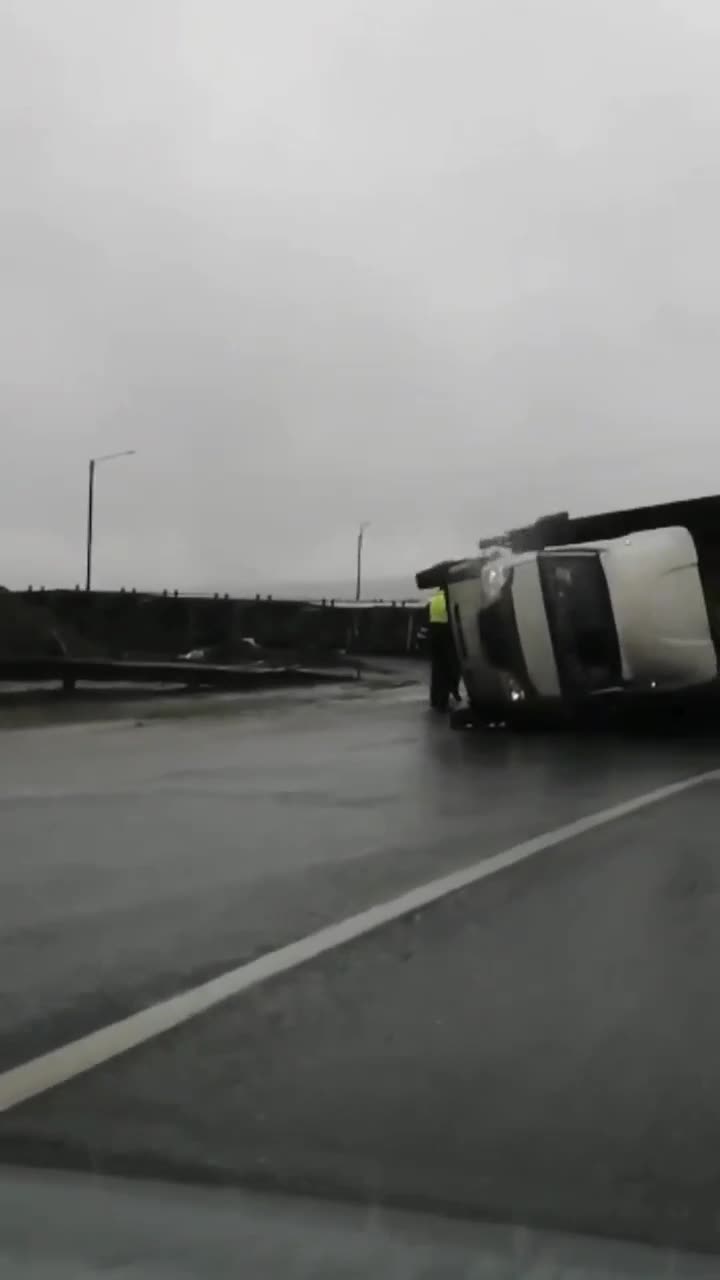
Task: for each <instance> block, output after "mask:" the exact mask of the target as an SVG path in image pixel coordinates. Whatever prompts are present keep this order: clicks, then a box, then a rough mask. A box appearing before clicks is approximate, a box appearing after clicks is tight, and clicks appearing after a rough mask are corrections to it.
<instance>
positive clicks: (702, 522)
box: [416, 497, 720, 725]
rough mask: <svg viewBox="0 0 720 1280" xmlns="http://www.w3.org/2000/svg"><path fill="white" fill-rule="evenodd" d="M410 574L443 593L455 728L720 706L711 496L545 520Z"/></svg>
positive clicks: (718, 540) (718, 566)
mask: <svg viewBox="0 0 720 1280" xmlns="http://www.w3.org/2000/svg"><path fill="white" fill-rule="evenodd" d="M416 581H417V585H418V587H419V588H420V589H428V588H437V587H443V588H445V590H446V592H447V599H448V611H449V618H450V622H451V625H452V630H453V638H454V641H455V646H456V649H457V654H458V658H459V661H460V666H461V669H462V674H463V681H464V684H465V688H466V690H467V697H468V703H467V706H466V707H464V708H462V709H460V710H459V711H456V712H455V713H454V715H453V722H454V723H455V724H456V725H457V724H465V723H478V724H487V723H497V722H503V723H513V722H514V723H530V722H532V723H538V722H541V723H544V722H547V721H557V722H560V723H577V722H578V721H581V722H605V721H607V720H608V719H609V720H615V719H617V718H618V716H620V717H624V716H627V715H631V716H635V715H639V716H640V717H641V718H642V717H643V716H645V715H647V714H653V713H659V714H663V715H664V714H667V713H671V714H674V713H678V714H682V713H685V712H691V713H692V714H706V713H707V714H710V713H712V714H715V715H716V716H720V680H719V679H718V656H719V655H720V497H711V498H698V499H694V500H690V501H685V502H673V503H666V504H663V505H661V506H653V507H636V508H632V509H629V510H625V511H610V512H604V513H601V514H599V515H592V516H582V517H571V516H570V515H568V514H567V513H561V514H558V515H552V516H545V517H542V518H541V519H539V520H536V521H535V523H534V524H532V525H528V526H526V527H525V528H521V529H513V530H510V531H509V532H507V533H505V534H502V535H501V536H498V537H494V538H488V539H484V540H483V541H481V543H480V544H479V551H478V553H477V555H475V556H473V557H471V558H470V559H467V560H451V561H443V562H441V563H439V564H436V565H433V566H432V567H431V568H429V569H425V570H423V571H422V572H420V573H418V574H417V578H416ZM718 724H720V719H718Z"/></svg>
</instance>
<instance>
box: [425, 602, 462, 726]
mask: <svg viewBox="0 0 720 1280" xmlns="http://www.w3.org/2000/svg"><path fill="white" fill-rule="evenodd" d="M454 659H455V654H454V647H453V642H452V633H451V631H450V626H449V624H448V623H447V622H431V623H430V706H431V707H432V708H433V709H434V710H435V711H447V706H448V701H449V698H450V694H451V693H454V692H455V689H456V685H457V676H456V673H455V660H454Z"/></svg>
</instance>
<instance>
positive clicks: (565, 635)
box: [538, 551, 622, 695]
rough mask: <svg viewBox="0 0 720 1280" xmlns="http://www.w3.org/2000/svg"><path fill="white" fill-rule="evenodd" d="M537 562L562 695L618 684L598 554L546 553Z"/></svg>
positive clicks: (618, 667) (619, 673) (607, 599)
mask: <svg viewBox="0 0 720 1280" xmlns="http://www.w3.org/2000/svg"><path fill="white" fill-rule="evenodd" d="M538 565H539V569H540V581H541V583H542V590H543V596H544V600H545V611H546V614H547V619H548V626H549V628H550V635H551V638H552V643H553V648H554V651H555V660H556V662H557V667H558V674H559V677H560V684H561V687H562V690H563V693H566V694H570V695H573V694H575V695H579V694H584V693H592V692H596V691H599V690H601V689H607V688H614V687H617V686H618V685H619V684H621V682H622V666H621V660H620V646H619V643H618V637H617V631H616V628H615V619H614V616H613V611H612V604H611V601H610V593H609V591H608V586H607V581H606V578H605V573H604V571H603V567H602V564H601V561H600V555H599V553H598V552H597V551H582V552H572V553H558V552H554V551H553V552H545V553H542V554H541V555H539V556H538Z"/></svg>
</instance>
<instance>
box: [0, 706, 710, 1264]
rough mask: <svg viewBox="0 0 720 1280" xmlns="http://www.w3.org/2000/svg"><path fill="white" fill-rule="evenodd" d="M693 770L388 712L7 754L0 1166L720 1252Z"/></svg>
mask: <svg viewBox="0 0 720 1280" xmlns="http://www.w3.org/2000/svg"><path fill="white" fill-rule="evenodd" d="M716 769H720V741H718V742H715V741H713V740H712V739H711V738H710V737H708V736H707V735H706V736H704V737H703V738H702V739H698V740H693V739H692V738H691V737H689V736H685V737H682V738H680V737H677V738H670V739H658V738H655V739H644V738H642V737H640V736H635V737H634V738H626V739H622V738H620V737H617V736H613V735H610V734H606V735H603V736H600V737H596V738H582V737H576V736H571V735H563V734H557V735H554V736H553V735H546V736H544V735H539V734H538V735H532V736H529V737H525V738H521V737H516V736H512V735H505V734H503V733H502V732H495V733H492V732H490V733H486V734H453V733H451V732H450V731H449V730H448V729H447V728H446V726H445V724H444V723H443V722H442V721H437V720H436V719H434V718H433V717H432V716H431V715H430V714H429V713H428V712H427V711H426V708H425V705H424V695H423V693H422V692H421V691H418V690H417V689H403V690H394V691H389V690H387V689H385V690H376V691H375V692H373V693H369V694H367V695H365V696H357V695H352V696H350V695H344V694H341V693H340V692H338V693H337V695H335V694H332V695H331V694H326V695H324V696H323V697H322V698H315V697H313V698H308V697H305V698H297V699H289V700H287V701H284V700H281V701H277V702H271V703H267V704H265V705H263V707H262V708H260V707H255V708H253V706H252V705H251V706H250V707H249V709H248V711H247V712H246V713H245V714H244V715H239V716H233V717H219V718H194V719H189V720H176V721H172V722H163V721H161V720H159V721H156V722H147V723H145V724H138V723H134V722H131V723H113V724H110V723H104V724H103V723H99V724H91V725H87V724H85V725H76V726H65V727H53V728H51V729H47V730H40V729H33V730H28V731H17V732H13V733H5V734H3V735H2V736H0V830H1V831H2V857H1V858H0V1072H2V1073H3V1074H2V1075H0V1099H2V1097H3V1096H5V1097H6V1107H7V1109H6V1110H5V1111H4V1112H3V1114H2V1115H0V1160H1V1161H2V1162H4V1163H6V1164H13V1163H17V1164H24V1165H41V1166H54V1167H59V1168H68V1169H70V1168H71V1169H74V1170H88V1169H89V1170H93V1171H102V1172H109V1173H113V1172H121V1173H124V1174H129V1175H131V1176H153V1177H154V1176H160V1177H170V1178H173V1177H175V1178H179V1179H188V1180H191V1181H202V1182H210V1183H214V1182H230V1183H238V1184H242V1185H246V1186H254V1187H271V1188H278V1189H282V1190H288V1191H292V1192H304V1193H310V1194H315V1195H321V1196H328V1197H333V1198H337V1199H348V1200H363V1201H370V1202H372V1203H381V1204H388V1205H400V1206H405V1207H412V1208H419V1209H432V1210H438V1211H441V1212H443V1213H451V1214H466V1215H468V1216H472V1217H479V1218H484V1219H491V1220H496V1221H502V1222H522V1223H529V1224H535V1225H540V1226H544V1227H549V1228H554V1229H558V1230H570V1231H583V1232H592V1233H597V1234H603V1235H611V1236H618V1237H623V1238H636V1239H642V1240H646V1241H650V1242H659V1243H663V1242H664V1243H668V1242H669V1243H671V1244H675V1245H678V1246H686V1247H687V1246H689V1247H696V1248H703V1249H710V1250H718V1251H720V1216H719V1210H718V1189H719V1188H720V1084H719V1083H718V1081H720V1014H718V1011H717V1010H718V1000H717V993H718V988H719V987H720V896H719V893H718V890H719V887H720V875H719V868H718V859H719V858H720V854H719V853H718V842H717V826H718V822H717V819H718V814H719V813H720V783H719V782H718V781H716V779H715V777H714V776H713V771H715V770H716ZM705 774H710V776H709V777H708V778H704V780H702V781H698V780H697V779H698V777H699V776H700V775H705ZM685 783H688V784H689V785H684V784H685ZM676 784H682V785H676ZM638 797H641V798H643V799H642V803H640V804H639V805H635V804H634V803H633V802H634V801H635V800H636V799H637V798H638ZM618 806H619V812H617V810H618ZM586 819H590V821H585V820H586ZM573 824H575V825H574V826H573ZM527 842H534V843H530V844H528V843H527ZM508 851H510V852H509V854H508ZM462 868H472V872H471V878H472V882H471V883H467V884H466V885H465V887H463V888H460V889H457V888H456V890H455V891H454V892H451V893H449V892H447V891H446V889H447V885H445V888H443V887H442V884H443V883H444V881H445V878H446V877H448V876H449V875H451V874H452V873H453V872H455V871H458V870H460V869H462ZM438 882H440V884H439V886H438ZM428 884H431V885H435V886H436V889H432V890H431V891H430V894H429V898H430V899H432V900H428V901H427V902H425V903H424V905H422V907H421V908H417V909H413V910H412V911H411V912H410V913H409V914H406V913H405V911H404V910H403V909H402V903H403V902H404V901H405V899H404V898H403V895H404V894H406V893H407V892H408V891H409V890H412V889H415V888H417V887H418V886H424V885H428ZM398 903H399V905H397V909H396V908H395V907H393V904H398ZM388 904H390V906H389V908H388ZM379 905H380V906H383V908H384V909H386V918H384V921H383V920H381V921H380V923H378V917H377V915H373V909H374V908H376V907H378V906H379ZM347 918H355V919H357V920H359V921H360V923H359V925H358V926H357V929H356V933H355V936H354V937H353V938H352V940H350V941H346V942H344V944H343V945H338V944H337V940H336V938H335V935H334V934H332V935H331V934H327V933H326V932H324V931H327V928H328V926H332V925H334V924H336V923H337V922H338V921H343V920H346V919H347ZM318 937H319V938H321V940H322V939H324V940H325V941H323V942H322V946H321V947H320V948H319V951H318V954H315V955H314V956H313V955H310V954H309V953H308V952H307V944H305V943H303V945H302V946H301V947H300V948H299V949H296V950H292V951H287V950H286V951H283V948H285V949H287V948H288V946H289V944H293V943H295V942H297V941H298V940H302V939H307V938H310V939H317V938H318ZM328 939H329V940H328ZM326 942H327V945H326ZM303 947H305V948H306V950H305V951H304V950H303ZM311 950H312V948H311ZM278 951H280V952H281V955H282V956H285V957H286V958H287V957H289V961H288V963H287V964H286V963H285V960H283V965H284V969H282V971H280V972H278V973H277V974H276V975H275V976H267V975H266V974H261V976H260V978H259V979H258V980H257V981H256V982H255V985H251V986H250V987H249V989H247V990H244V991H242V992H241V993H240V994H237V995H235V996H234V997H232V998H229V999H223V1000H222V1001H221V1002H219V1003H216V1004H215V1005H214V1006H213V1007H210V1008H207V1009H206V1010H205V1011H204V1012H202V1013H201V1014H200V1015H199V1016H197V1017H193V1018H191V1019H189V1020H188V1019H184V1020H182V1021H181V1022H180V1025H178V1026H176V1027H175V1028H174V1029H173V1030H171V1031H169V1032H167V1033H166V1034H164V1035H157V1034H155V1033H154V1031H152V1030H151V1031H149V1032H148V1033H147V1035H146V1036H145V1039H144V1042H143V1043H141V1044H139V1045H138V1046H137V1047H136V1048H134V1049H133V1050H132V1051H130V1052H127V1053H122V1054H120V1055H119V1056H114V1055H113V1053H112V1052H110V1053H107V1052H105V1051H103V1053H104V1056H105V1059H106V1060H105V1061H101V1062H100V1063H99V1065H97V1066H95V1067H94V1069H92V1070H89V1071H84V1072H83V1073H82V1074H74V1072H75V1068H73V1071H71V1073H70V1074H71V1076H72V1078H70V1079H68V1080H66V1082H65V1083H63V1084H60V1085H59V1086H57V1087H54V1088H46V1087H45V1085H44V1084H42V1083H41V1084H39V1085H38V1084H37V1079H40V1080H41V1081H42V1080H43V1079H46V1077H43V1076H42V1073H40V1076H39V1077H37V1073H36V1075H33V1074H32V1068H31V1067H30V1068H29V1067H28V1066H27V1064H28V1063H30V1064H31V1063H33V1062H35V1061H36V1060H37V1059H38V1058H40V1057H42V1055H45V1054H48V1053H49V1052H50V1051H52V1050H55V1049H58V1048H61V1047H62V1046H66V1045H68V1044H69V1043H71V1042H74V1041H76V1040H77V1039H78V1038H82V1037H85V1036H88V1035H89V1034H90V1033H92V1032H94V1031H97V1030H98V1029H100V1028H104V1027H106V1026H108V1024H111V1023H114V1022H117V1021H118V1020H122V1019H126V1018H129V1019H130V1020H131V1024H132V1025H135V1024H134V1023H132V1020H133V1015H135V1014H138V1013H140V1012H141V1011H142V1010H147V1009H150V1010H154V1009H157V1007H158V1006H159V1005H160V1006H162V1005H163V1002H165V1001H167V1000H168V999H169V998H171V997H173V996H174V995H176V994H178V993H183V992H187V991H189V990H193V991H194V990H195V989H196V988H198V987H202V984H206V983H208V982H209V981H211V980H212V979H214V978H216V977H219V978H221V979H222V976H223V975H227V974H229V973H230V974H234V975H236V978H235V979H233V981H236V980H237V975H238V974H240V978H241V982H242V981H244V978H243V975H247V973H248V972H250V970H248V968H247V966H249V965H252V964H253V962H254V961H256V960H258V958H262V957H266V956H267V955H268V953H273V952H278ZM262 963H263V961H262V959H260V964H261V965H262ZM281 968H282V966H281ZM252 972H253V973H255V972H256V971H255V970H252ZM204 989H205V988H203V990H204ZM101 1056H102V1055H101ZM10 1072H12V1073H13V1074H12V1077H9V1076H8V1073H10ZM28 1073H29V1074H28ZM36 1077H37V1078H36ZM9 1078H12V1079H13V1080H17V1079H18V1078H19V1079H22V1080H30V1079H32V1080H35V1081H36V1083H35V1084H34V1085H33V1086H32V1088H31V1089H30V1092H31V1093H32V1092H33V1091H34V1096H31V1097H29V1099H28V1100H26V1101H24V1102H20V1103H18V1104H17V1105H7V1096H8V1095H7V1094H6V1095H3V1081H7V1080H8V1079H9Z"/></svg>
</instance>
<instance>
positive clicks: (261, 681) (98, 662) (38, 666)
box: [0, 657, 357, 689]
mask: <svg viewBox="0 0 720 1280" xmlns="http://www.w3.org/2000/svg"><path fill="white" fill-rule="evenodd" d="M356 679H357V672H356V671H351V670H348V669H343V668H338V669H337V670H329V669H327V670H323V669H316V668H312V667H264V666H260V665H257V666H230V665H228V664H226V663H207V662H187V661H181V662H178V661H171V662H167V661H165V662H164V661H155V660H152V661H142V662H134V661H130V660H128V659H111V658H60V657H58V658H1V659H0V683H2V682H6V683H10V682H12V683H17V684H25V683H31V682H33V681H38V682H40V683H45V682H47V681H56V680H57V681H59V682H60V683H61V684H62V685H63V686H64V687H65V688H67V689H71V688H74V686H75V685H76V684H77V683H79V682H83V683H91V684H122V683H126V684H172V685H188V686H191V687H194V688H219V689H260V688H276V687H283V686H287V685H309V684H320V683H327V684H337V683H338V682H346V681H351V680H356Z"/></svg>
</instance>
